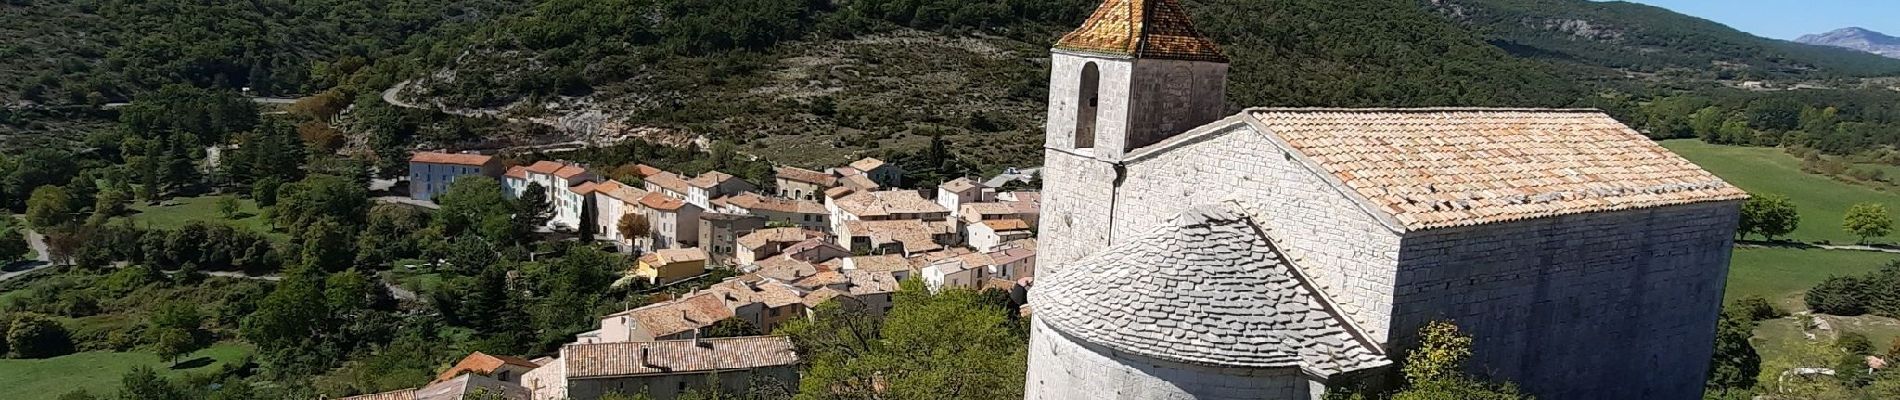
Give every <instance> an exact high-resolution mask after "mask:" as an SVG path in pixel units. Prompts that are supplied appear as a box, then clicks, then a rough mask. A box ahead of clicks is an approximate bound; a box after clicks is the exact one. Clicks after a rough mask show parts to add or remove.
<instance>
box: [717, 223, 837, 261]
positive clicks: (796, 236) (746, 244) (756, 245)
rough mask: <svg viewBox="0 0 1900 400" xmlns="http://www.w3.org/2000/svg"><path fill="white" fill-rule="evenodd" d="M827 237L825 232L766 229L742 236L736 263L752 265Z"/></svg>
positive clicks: (796, 229)
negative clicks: (791, 248)
mask: <svg viewBox="0 0 1900 400" xmlns="http://www.w3.org/2000/svg"><path fill="white" fill-rule="evenodd" d="M822 237H825V234H824V233H823V232H818V231H814V230H810V229H804V228H766V229H760V230H756V231H752V233H747V234H745V235H744V236H740V237H739V240H738V251H737V252H736V253H734V257H735V258H734V261H735V263H737V264H739V265H745V264H751V263H752V262H754V261H758V260H762V259H765V258H766V257H771V256H773V255H776V254H778V253H779V252H780V251H784V250H785V248H786V247H789V246H791V245H793V244H797V243H798V242H803V241H805V240H807V239H813V238H822Z"/></svg>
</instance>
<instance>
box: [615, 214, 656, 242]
mask: <svg viewBox="0 0 1900 400" xmlns="http://www.w3.org/2000/svg"><path fill="white" fill-rule="evenodd" d="M614 229H616V230H619V231H620V237H624V238H627V240H633V239H634V238H644V237H648V236H651V235H652V234H653V223H652V222H651V221H648V220H647V215H646V214H645V213H638V212H632V213H626V214H624V215H621V216H620V223H619V226H615V227H614Z"/></svg>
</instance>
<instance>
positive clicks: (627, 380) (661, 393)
mask: <svg viewBox="0 0 1900 400" xmlns="http://www.w3.org/2000/svg"><path fill="white" fill-rule="evenodd" d="M717 375H718V376H717V377H716V378H715V377H714V374H708V373H696V374H675V375H643V376H628V377H618V378H591V379H574V380H572V381H570V382H568V385H567V396H568V397H567V398H568V399H570V400H594V399H599V398H600V397H601V396H605V395H607V394H608V393H622V394H637V393H645V394H647V396H649V397H650V398H652V399H653V400H671V399H674V398H678V397H679V395H680V394H682V393H685V392H686V391H688V390H693V389H701V390H703V389H705V388H706V387H708V386H710V385H712V384H713V383H714V382H715V380H716V381H717V383H718V384H719V388H720V390H719V391H720V392H721V393H746V391H747V390H748V389H749V388H751V387H752V385H754V384H771V385H786V386H785V387H788V388H797V387H798V373H797V371H795V370H794V369H793V368H792V367H771V368H759V369H751V370H729V371H719V372H718V373H717Z"/></svg>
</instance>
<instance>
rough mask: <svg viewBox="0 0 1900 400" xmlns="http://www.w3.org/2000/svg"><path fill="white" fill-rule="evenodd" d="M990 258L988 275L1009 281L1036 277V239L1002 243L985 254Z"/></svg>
mask: <svg viewBox="0 0 1900 400" xmlns="http://www.w3.org/2000/svg"><path fill="white" fill-rule="evenodd" d="M986 255H988V256H989V257H990V267H989V268H990V270H989V275H990V276H992V277H996V278H1001V279H1007V280H1010V281H1020V280H1022V279H1023V278H1032V277H1035V276H1036V239H1033V238H1032V239H1020V240H1016V241H1012V242H1009V243H1004V244H1003V245H1002V246H999V247H998V248H997V249H995V250H991V251H990V252H989V253H986Z"/></svg>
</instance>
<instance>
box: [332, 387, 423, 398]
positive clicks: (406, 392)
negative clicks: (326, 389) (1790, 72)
mask: <svg viewBox="0 0 1900 400" xmlns="http://www.w3.org/2000/svg"><path fill="white" fill-rule="evenodd" d="M336 400H416V389H415V388H408V389H396V390H391V391H387V392H382V393H372V394H365V395H356V396H350V397H344V398H339V399H336Z"/></svg>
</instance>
